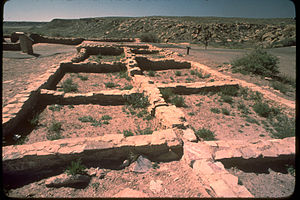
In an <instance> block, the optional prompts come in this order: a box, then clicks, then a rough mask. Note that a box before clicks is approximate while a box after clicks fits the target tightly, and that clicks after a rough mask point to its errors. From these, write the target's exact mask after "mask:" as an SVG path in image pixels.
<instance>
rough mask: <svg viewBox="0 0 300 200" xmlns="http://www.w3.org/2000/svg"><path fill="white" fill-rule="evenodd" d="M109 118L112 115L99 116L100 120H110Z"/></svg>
mask: <svg viewBox="0 0 300 200" xmlns="http://www.w3.org/2000/svg"><path fill="white" fill-rule="evenodd" d="M111 119H112V117H111V116H109V115H103V116H102V117H101V120H111Z"/></svg>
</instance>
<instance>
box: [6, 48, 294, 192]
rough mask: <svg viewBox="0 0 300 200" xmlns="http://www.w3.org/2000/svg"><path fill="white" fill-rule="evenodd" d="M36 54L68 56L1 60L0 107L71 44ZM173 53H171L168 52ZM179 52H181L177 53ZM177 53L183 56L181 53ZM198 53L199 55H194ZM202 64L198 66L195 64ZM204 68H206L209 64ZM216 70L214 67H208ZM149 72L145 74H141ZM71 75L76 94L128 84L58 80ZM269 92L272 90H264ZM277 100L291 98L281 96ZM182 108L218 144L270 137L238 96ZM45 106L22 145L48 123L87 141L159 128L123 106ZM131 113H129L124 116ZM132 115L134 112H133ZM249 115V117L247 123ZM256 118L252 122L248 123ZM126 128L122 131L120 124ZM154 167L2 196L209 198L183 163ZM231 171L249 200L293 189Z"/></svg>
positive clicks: (186, 72) (41, 135)
mask: <svg viewBox="0 0 300 200" xmlns="http://www.w3.org/2000/svg"><path fill="white" fill-rule="evenodd" d="M34 48H35V49H34V50H36V52H39V51H40V53H41V55H43V52H46V51H47V50H49V51H54V52H55V51H58V50H59V49H64V48H65V49H67V51H69V52H60V53H59V54H53V55H48V56H46V57H43V56H40V57H38V58H26V59H22V60H20V59H15V58H9V57H4V58H3V91H2V95H3V98H2V103H3V104H2V106H5V105H6V102H7V101H8V99H10V98H12V97H13V96H14V95H16V94H17V93H19V92H20V91H22V90H24V89H26V87H27V85H28V82H27V81H28V80H34V78H36V77H37V76H38V75H41V74H42V73H43V72H45V71H46V70H47V69H48V67H49V66H51V65H53V64H58V63H59V61H62V60H64V59H66V58H67V57H69V56H72V55H73V54H74V53H75V52H76V50H75V47H74V46H66V45H49V44H36V45H35V46H34ZM172 50H173V49H172ZM182 51H184V50H182ZM181 53H183V52H181ZM199 55H200V54H199ZM185 58H186V59H188V60H193V61H198V62H200V63H204V64H207V63H209V62H210V63H215V62H214V60H213V58H211V57H209V56H206V58H205V59H204V58H202V57H201V59H200V60H199V57H197V55H194V54H193V56H186V57H185ZM201 61H203V62H201ZM209 66H210V65H209ZM210 67H213V68H215V69H218V68H217V66H216V64H213V65H211V66H210ZM176 71H181V76H176V75H175V73H176ZM148 73H149V72H145V74H146V75H147V74H148ZM224 73H226V74H229V75H232V76H234V77H241V78H243V79H244V80H249V82H257V83H258V84H259V85H264V84H266V80H260V79H258V78H256V77H249V76H248V77H247V76H240V75H238V74H234V75H233V74H231V73H230V72H224ZM78 75H81V76H87V77H88V79H87V80H81V79H80V78H79V77H78ZM69 77H72V79H73V82H74V83H76V84H78V92H82V93H85V92H91V91H95V90H102V89H109V88H107V87H106V86H105V84H104V83H106V82H114V83H116V84H119V85H120V86H118V87H117V88H123V87H124V86H126V85H127V84H130V82H129V81H127V80H126V79H124V78H118V77H117V75H116V74H111V75H109V74H96V73H89V74H86V73H79V74H73V73H68V74H66V75H65V76H64V78H63V79H62V80H61V82H60V83H59V84H58V86H59V85H61V83H62V81H64V80H65V79H67V78H69ZM170 77H172V78H173V79H174V82H187V79H188V81H190V79H194V80H193V81H195V82H196V81H210V80H211V79H214V80H215V81H216V80H218V77H213V76H211V77H209V78H205V79H202V78H198V77H197V76H194V75H191V74H190V69H183V70H165V71H157V72H156V75H155V77H151V79H153V80H154V81H156V82H159V83H164V82H165V83H171V82H173V81H172V80H171V78H170ZM270 91H272V90H270ZM279 95H281V96H283V97H286V98H290V99H293V97H288V96H286V95H283V94H279ZM183 97H184V98H185V103H186V105H187V106H188V107H186V108H182V110H183V112H184V113H185V116H186V119H187V122H188V123H189V124H190V125H191V126H192V127H194V128H195V129H196V130H198V129H200V128H203V127H204V128H207V129H210V130H212V131H213V132H214V133H215V136H216V139H218V140H232V139H239V140H247V141H249V140H254V139H265V140H267V139H271V136H270V133H269V132H268V131H267V130H266V127H265V126H267V125H268V122H266V120H265V119H264V118H262V117H259V116H258V115H257V114H256V113H255V112H254V111H253V109H252V107H251V106H252V105H253V101H251V100H245V99H243V98H242V97H232V98H233V100H234V103H231V104H229V103H226V102H223V101H222V100H220V96H219V95H218V94H211V95H198V94H195V95H183ZM239 104H243V105H245V106H246V107H248V108H249V110H250V112H251V113H249V114H247V115H248V121H247V120H246V119H247V118H246V117H243V116H242V115H243V114H242V112H241V110H240V109H238V105H239ZM51 106H53V105H49V106H47V107H46V108H45V110H44V111H43V112H42V113H41V114H40V116H39V126H37V128H36V129H34V130H33V131H32V132H31V133H30V134H29V135H28V137H27V140H25V143H26V144H31V143H34V142H38V141H44V140H47V137H46V136H47V134H48V133H49V127H50V125H51V122H53V121H57V122H61V123H62V127H61V128H62V130H61V136H62V137H64V138H68V137H86V136H88V137H93V136H99V135H104V134H115V133H120V134H123V131H124V130H128V129H131V130H132V132H133V133H135V131H136V130H137V129H138V127H140V129H145V128H147V127H150V128H151V129H152V130H155V129H158V130H159V128H160V127H159V125H158V122H157V120H156V119H150V120H143V118H139V117H138V116H137V113H138V112H139V111H141V110H132V109H131V110H130V108H128V107H126V106H125V105H121V106H100V105H91V104H89V105H73V106H72V105H65V106H61V108H60V110H59V111H53V110H50V109H49V108H50V107H51ZM212 108H217V109H219V110H220V113H214V112H212V111H211V109H212ZM222 108H223V109H226V110H228V111H229V113H230V114H229V115H227V114H224V113H222ZM130 112H132V114H130ZM133 112H136V113H135V114H133ZM104 115H109V116H110V117H111V118H112V119H110V120H106V121H108V124H102V125H101V126H92V125H91V124H92V123H91V122H82V121H80V120H79V118H80V117H84V116H91V117H92V118H93V119H95V120H97V121H99V120H100V119H101V118H102V116H104ZM249 117H250V118H251V119H252V120H250V121H252V122H249ZM253 119H254V120H256V121H257V122H258V124H256V123H255V122H254V121H253ZM124 124H126V127H125V126H124ZM159 166H160V168H159V169H151V170H150V171H148V172H147V173H145V174H136V173H134V172H131V171H130V167H128V168H125V169H123V170H108V169H105V170H104V171H107V174H106V176H105V177H104V179H98V178H96V177H93V178H92V180H91V182H90V184H89V185H88V187H87V188H85V189H73V188H66V187H63V188H56V189H54V188H47V187H46V186H45V185H44V184H43V183H44V181H45V180H41V181H38V182H34V183H31V184H28V185H25V186H23V187H20V188H17V189H11V190H10V191H9V192H8V193H9V196H11V197H111V196H113V195H115V194H116V193H118V192H119V191H121V190H122V189H125V188H131V189H135V190H138V191H142V192H144V193H146V194H147V195H148V196H149V197H206V196H209V195H208V194H207V192H206V190H205V186H204V185H203V182H202V181H201V180H200V179H199V178H198V177H197V176H196V175H195V174H194V173H193V172H192V168H190V167H189V166H187V165H186V164H185V163H183V161H173V162H169V163H160V164H159ZM231 172H232V173H233V174H235V175H237V176H238V177H239V178H240V180H241V181H242V183H243V184H244V185H245V186H246V187H247V188H248V190H249V191H250V192H251V193H252V194H253V195H254V196H255V197H262V196H264V197H265V196H271V197H280V196H286V195H287V194H290V193H291V192H292V191H293V186H294V182H295V178H294V177H293V176H291V175H289V174H283V173H279V172H273V171H270V173H268V174H256V173H245V172H242V171H239V170H236V169H232V170H231ZM151 180H161V181H162V182H163V184H162V185H163V187H162V188H163V189H162V190H161V191H160V192H158V193H155V192H153V191H151V190H150V189H149V187H150V181H151Z"/></svg>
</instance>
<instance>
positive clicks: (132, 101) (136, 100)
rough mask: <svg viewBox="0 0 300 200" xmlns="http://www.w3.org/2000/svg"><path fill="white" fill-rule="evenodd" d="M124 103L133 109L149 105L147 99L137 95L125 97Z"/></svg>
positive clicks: (142, 95)
mask: <svg viewBox="0 0 300 200" xmlns="http://www.w3.org/2000/svg"><path fill="white" fill-rule="evenodd" d="M126 101H127V104H128V105H131V106H132V107H133V108H146V107H147V106H149V105H150V103H149V101H148V97H147V96H144V94H139V93H138V94H132V95H129V96H126Z"/></svg>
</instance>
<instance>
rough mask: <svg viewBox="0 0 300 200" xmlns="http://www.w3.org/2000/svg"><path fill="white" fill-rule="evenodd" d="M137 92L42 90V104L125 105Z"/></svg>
mask: <svg viewBox="0 0 300 200" xmlns="http://www.w3.org/2000/svg"><path fill="white" fill-rule="evenodd" d="M132 94H137V92H136V91H135V90H134V89H132V90H117V89H115V90H102V91H95V92H89V93H64V92H59V91H55V90H47V89H41V92H40V96H39V98H40V102H41V103H43V104H45V105H50V104H61V105H70V104H72V105H73V104H74V105H78V104H99V105H124V104H125V102H126V97H127V96H130V95H132Z"/></svg>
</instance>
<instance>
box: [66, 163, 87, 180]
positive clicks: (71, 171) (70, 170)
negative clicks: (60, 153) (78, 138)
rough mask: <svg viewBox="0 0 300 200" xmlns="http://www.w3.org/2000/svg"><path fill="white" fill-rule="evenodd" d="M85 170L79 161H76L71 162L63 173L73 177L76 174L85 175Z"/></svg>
mask: <svg viewBox="0 0 300 200" xmlns="http://www.w3.org/2000/svg"><path fill="white" fill-rule="evenodd" d="M85 169H86V167H85V166H84V165H83V164H82V163H81V159H77V161H72V162H71V165H70V166H69V167H67V169H66V171H65V173H67V174H68V175H72V176H75V175H76V174H82V175H85V174H86V171H85Z"/></svg>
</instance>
